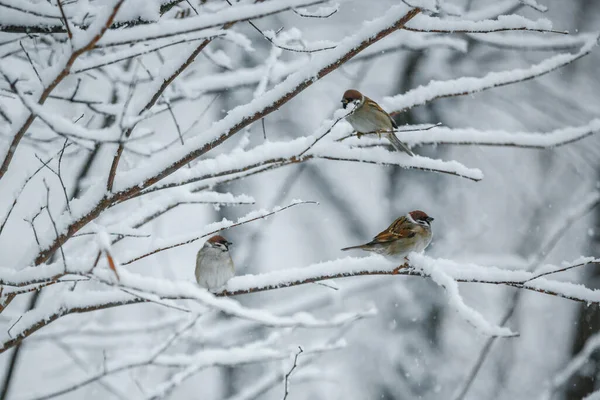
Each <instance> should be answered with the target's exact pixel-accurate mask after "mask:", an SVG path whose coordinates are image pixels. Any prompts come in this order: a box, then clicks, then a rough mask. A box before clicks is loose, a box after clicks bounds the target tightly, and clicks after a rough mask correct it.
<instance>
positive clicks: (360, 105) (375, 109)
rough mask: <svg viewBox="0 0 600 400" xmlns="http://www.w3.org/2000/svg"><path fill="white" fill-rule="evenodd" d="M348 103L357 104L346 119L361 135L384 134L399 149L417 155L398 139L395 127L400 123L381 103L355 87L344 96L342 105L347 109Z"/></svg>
mask: <svg viewBox="0 0 600 400" xmlns="http://www.w3.org/2000/svg"><path fill="white" fill-rule="evenodd" d="M348 104H354V105H356V108H355V109H354V111H353V112H352V114H350V115H348V116H347V117H346V120H347V121H348V122H350V125H352V127H353V128H354V130H355V131H356V132H358V136H359V137H360V135H361V134H364V133H378V134H380V135H381V134H383V135H385V137H386V138H387V139H388V140H389V141H390V142H391V143H392V146H394V148H395V149H396V150H397V151H403V152H405V153H406V154H408V155H410V156H414V155H415V154H414V153H413V152H412V151H411V150H410V149H409V148H408V147H406V145H405V144H404V143H402V142H401V141H400V140H398V138H397V137H396V135H395V134H394V128H398V125H396V123H395V122H394V120H393V119H392V117H390V114H388V113H386V112H385V111H383V109H382V108H381V107H379V104H377V103H375V102H374V101H373V100H371V99H370V98H368V97H367V96H364V95H363V94H362V93H361V92H359V91H358V90H354V89H350V90H346V92H345V93H344V96H343V97H342V107H344V109H345V108H346V107H347V106H348Z"/></svg>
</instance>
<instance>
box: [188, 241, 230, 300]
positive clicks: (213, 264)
mask: <svg viewBox="0 0 600 400" xmlns="http://www.w3.org/2000/svg"><path fill="white" fill-rule="evenodd" d="M231 244H232V243H231V242H228V241H227V239H225V238H224V237H223V236H220V235H216V236H213V237H211V238H210V239H208V240H207V241H206V242H205V243H204V246H202V248H201V249H200V250H199V251H198V254H197V255H196V282H198V284H199V285H200V286H202V287H204V288H206V289H208V290H212V289H217V288H220V287H221V286H223V285H225V284H226V283H227V281H228V280H230V279H231V278H233V276H234V275H235V267H234V266H233V260H232V259H231V255H229V246H231Z"/></svg>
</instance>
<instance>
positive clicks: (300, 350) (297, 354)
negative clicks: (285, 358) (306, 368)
mask: <svg viewBox="0 0 600 400" xmlns="http://www.w3.org/2000/svg"><path fill="white" fill-rule="evenodd" d="M303 352H304V350H302V347H300V346H298V352H297V353H296V355H295V356H294V364H293V365H292V368H290V370H289V371H288V373H287V374H285V378H284V381H283V382H284V384H283V386H284V390H285V391H284V393H283V400H286V399H287V397H288V393H289V391H288V383H289V380H290V375H292V372H294V370H295V369H296V367H297V366H298V357H299V356H300V354H302V353H303Z"/></svg>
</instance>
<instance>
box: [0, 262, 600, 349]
mask: <svg viewBox="0 0 600 400" xmlns="http://www.w3.org/2000/svg"><path fill="white" fill-rule="evenodd" d="M598 263H600V260H598V259H594V258H585V259H581V260H577V261H576V262H575V263H571V264H567V265H565V266H561V267H549V266H548V267H546V268H544V271H543V272H529V271H515V270H506V269H500V268H495V267H489V266H485V267H483V266H478V265H475V264H464V263H456V262H453V261H450V260H444V259H433V258H430V257H427V256H424V255H420V254H414V253H413V254H412V255H411V257H410V265H413V266H414V267H415V268H414V269H413V268H400V269H399V268H398V266H397V265H396V264H393V263H391V262H390V261H388V260H386V259H385V258H383V257H379V256H371V257H365V258H345V259H338V260H334V261H328V262H323V263H318V264H313V265H311V266H308V267H304V268H292V269H287V270H279V271H273V272H269V273H265V274H259V275H245V276H238V277H234V278H233V279H231V280H230V281H229V282H228V283H227V285H226V286H225V289H224V290H223V291H220V292H218V293H215V294H216V295H217V296H228V297H230V296H235V295H239V294H244V293H256V292H261V291H265V290H273V289H278V288H283V287H289V286H297V285H303V284H307V283H313V282H318V281H322V280H329V279H335V278H343V277H351V276H364V275H409V276H421V277H426V276H427V274H426V273H424V272H423V268H424V269H427V268H428V266H431V265H435V267H436V268H440V269H442V270H443V271H444V273H445V274H446V275H447V276H448V277H450V278H451V279H453V280H454V281H456V282H471V283H485V284H493V285H507V286H512V287H516V288H520V289H526V290H531V291H535V292H539V293H544V294H548V295H552V296H556V297H562V298H566V299H570V300H575V301H580V302H586V303H600V291H598V290H593V289H589V288H586V287H585V286H583V285H579V284H575V283H570V282H560V281H556V280H548V279H547V277H548V276H550V275H554V274H557V273H560V272H564V271H568V270H570V269H574V268H582V267H585V266H586V265H592V264H598ZM56 265H59V263H56ZM80 274H81V273H80ZM82 275H83V276H88V275H87V274H86V273H83V274H82ZM90 277H91V278H93V279H95V280H99V281H100V282H103V283H105V284H107V285H109V286H111V287H113V286H115V287H117V288H122V289H128V290H130V291H139V292H140V293H142V294H144V297H138V296H135V295H132V294H128V293H125V292H110V291H108V292H93V291H92V292H90V291H88V292H86V294H85V297H82V296H80V295H79V293H71V292H69V291H66V292H64V293H63V294H61V296H60V297H59V298H57V299H54V300H53V301H52V302H48V303H47V304H44V306H43V307H40V308H36V309H34V310H32V311H29V312H27V313H25V314H24V315H23V316H22V317H20V319H19V320H18V321H17V322H15V323H14V326H13V327H12V328H11V329H10V330H9V332H7V333H6V334H5V337H3V338H2V347H0V352H2V351H5V350H7V349H8V348H10V347H12V346H14V345H16V344H17V343H19V342H20V341H21V340H22V339H23V338H25V337H27V336H29V335H31V334H32V333H33V332H35V331H36V330H38V329H40V328H41V327H43V326H46V325H47V324H49V323H51V322H52V321H55V320H57V319H58V318H60V317H62V316H64V315H67V314H71V313H78V312H89V311H94V310H99V309H104V308H111V307H115V306H121V305H126V304H134V303H140V302H147V301H148V300H147V296H153V298H156V299H161V300H163V301H164V300H177V299H179V300H183V299H188V300H189V299H193V300H196V301H199V302H201V303H202V304H204V305H205V306H208V307H211V308H216V309H219V310H221V311H223V312H225V313H229V314H231V315H235V316H238V317H240V318H247V319H250V320H255V321H259V322H261V323H262V324H266V325H269V326H292V325H294V324H301V325H302V326H310V327H319V326H323V327H325V326H331V324H333V325H336V324H341V323H343V322H344V321H347V320H348V319H350V320H352V319H355V318H357V317H359V314H356V313H352V314H350V315H341V316H338V317H335V318H332V319H330V320H329V322H324V321H318V320H315V319H314V318H313V317H308V316H298V317H297V319H295V317H281V318H280V317H275V316H273V315H271V314H268V313H265V312H263V311H260V310H246V309H244V308H243V307H242V306H241V305H239V303H237V302H233V301H232V300H227V301H226V302H223V303H222V302H220V301H218V300H217V299H216V298H215V297H214V296H212V295H211V294H210V293H208V292H206V291H205V290H203V289H201V288H199V287H198V286H197V285H195V284H193V283H190V282H185V281H178V282H175V281H167V280H164V279H156V278H150V277H142V276H139V275H137V274H133V273H130V272H128V271H126V270H121V271H120V277H121V279H120V281H119V282H118V285H116V284H115V281H114V275H113V274H112V272H111V271H108V270H98V269H96V270H95V272H94V274H93V275H90ZM461 307H462V306H461ZM367 313H370V311H368V312H367ZM360 315H363V314H360ZM365 315H366V314H365ZM471 317H472V315H471Z"/></svg>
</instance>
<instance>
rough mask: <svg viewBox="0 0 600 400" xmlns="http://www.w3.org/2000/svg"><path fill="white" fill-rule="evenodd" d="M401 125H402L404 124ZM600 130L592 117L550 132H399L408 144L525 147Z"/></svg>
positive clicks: (367, 140) (354, 140) (374, 141)
mask: <svg viewBox="0 0 600 400" xmlns="http://www.w3.org/2000/svg"><path fill="white" fill-rule="evenodd" d="M401 128H402V127H401ZM418 128H419V127H415V129H418ZM598 131H600V119H593V120H591V121H590V122H589V123H587V124H585V125H581V126H570V127H567V128H562V129H556V130H553V131H550V132H506V131H501V130H492V131H482V130H478V129H469V128H467V129H451V128H447V127H443V126H439V127H434V128H431V129H427V130H421V131H415V132H402V131H401V130H399V131H397V132H396V136H397V137H398V139H400V140H401V141H402V142H405V143H407V144H409V145H413V146H414V145H423V144H455V145H457V144H466V145H478V146H516V147H525V148H553V147H557V146H562V145H564V144H567V143H572V142H575V141H577V140H581V139H583V138H585V137H587V136H590V135H593V134H596V133H597V132H598ZM345 142H346V143H348V144H350V145H363V146H365V145H374V144H382V143H383V144H385V141H382V140H380V139H377V138H376V135H371V137H369V138H367V137H361V138H360V139H357V138H352V139H346V140H345Z"/></svg>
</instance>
